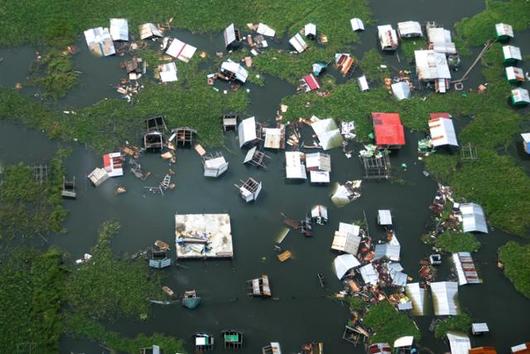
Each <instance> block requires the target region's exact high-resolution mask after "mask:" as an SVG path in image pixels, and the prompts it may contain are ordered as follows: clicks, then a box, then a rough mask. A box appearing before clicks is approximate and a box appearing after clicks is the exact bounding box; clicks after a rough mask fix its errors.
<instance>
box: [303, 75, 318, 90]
mask: <svg viewBox="0 0 530 354" xmlns="http://www.w3.org/2000/svg"><path fill="white" fill-rule="evenodd" d="M304 81H305V83H306V84H307V87H308V88H309V91H315V90H318V89H319V88H320V84H319V83H318V80H317V79H316V78H315V76H314V75H313V74H309V75H306V76H304Z"/></svg>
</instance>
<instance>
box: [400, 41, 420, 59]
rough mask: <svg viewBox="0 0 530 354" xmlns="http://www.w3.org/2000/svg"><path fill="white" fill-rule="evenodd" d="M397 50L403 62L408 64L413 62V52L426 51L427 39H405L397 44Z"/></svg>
mask: <svg viewBox="0 0 530 354" xmlns="http://www.w3.org/2000/svg"><path fill="white" fill-rule="evenodd" d="M399 48H400V51H401V53H402V54H403V57H404V60H406V61H407V62H410V61H412V60H414V51H415V50H422V49H427V39H426V38H425V37H422V38H405V39H402V40H401V42H400V43H399Z"/></svg>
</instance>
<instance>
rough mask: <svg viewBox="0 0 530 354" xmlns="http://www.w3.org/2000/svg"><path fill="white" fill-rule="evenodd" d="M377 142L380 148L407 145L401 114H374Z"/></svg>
mask: <svg viewBox="0 0 530 354" xmlns="http://www.w3.org/2000/svg"><path fill="white" fill-rule="evenodd" d="M372 120H373V123H374V131H375V142H376V144H377V145H379V146H388V145H405V129H404V128H403V125H402V124H401V119H400V118H399V113H380V112H374V113H372Z"/></svg>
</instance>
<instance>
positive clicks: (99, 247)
mask: <svg viewBox="0 0 530 354" xmlns="http://www.w3.org/2000/svg"><path fill="white" fill-rule="evenodd" d="M119 227H120V225H119V223H117V222H105V223H103V225H102V226H101V228H100V231H99V238H98V242H97V244H96V245H95V246H94V248H93V249H92V251H91V254H92V259H91V260H90V261H89V262H87V263H86V264H82V265H80V266H77V267H76V269H73V270H72V271H71V274H70V275H69V277H68V279H67V282H66V294H65V296H66V300H67V301H68V304H69V307H70V308H71V311H73V312H74V313H76V314H79V315H82V316H86V317H88V318H91V319H95V320H109V321H110V320H116V319H119V318H124V317H134V318H144V317H145V316H146V315H147V314H148V313H149V302H148V299H149V298H150V297H153V296H157V295H159V293H161V291H160V286H159V284H158V282H157V280H156V279H155V278H153V277H151V276H150V275H149V270H148V268H147V265H146V263H145V262H143V261H141V260H136V261H133V260H127V259H119V258H116V257H115V256H114V255H113V254H112V250H111V239H112V237H113V236H114V235H115V234H116V233H117V232H118V230H119Z"/></svg>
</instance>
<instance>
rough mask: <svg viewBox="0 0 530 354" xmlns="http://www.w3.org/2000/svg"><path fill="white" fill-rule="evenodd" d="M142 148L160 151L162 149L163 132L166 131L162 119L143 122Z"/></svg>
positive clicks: (153, 118) (154, 118)
mask: <svg viewBox="0 0 530 354" xmlns="http://www.w3.org/2000/svg"><path fill="white" fill-rule="evenodd" d="M144 122H145V131H146V132H145V134H144V148H145V149H146V150H156V151H160V150H161V149H162V148H163V147H164V132H165V131H167V126H166V122H165V121H164V117H162V116H158V117H152V118H148V119H146V120H145V121H144Z"/></svg>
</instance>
